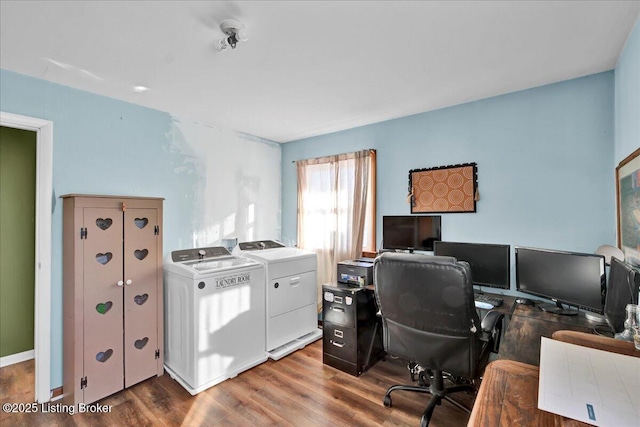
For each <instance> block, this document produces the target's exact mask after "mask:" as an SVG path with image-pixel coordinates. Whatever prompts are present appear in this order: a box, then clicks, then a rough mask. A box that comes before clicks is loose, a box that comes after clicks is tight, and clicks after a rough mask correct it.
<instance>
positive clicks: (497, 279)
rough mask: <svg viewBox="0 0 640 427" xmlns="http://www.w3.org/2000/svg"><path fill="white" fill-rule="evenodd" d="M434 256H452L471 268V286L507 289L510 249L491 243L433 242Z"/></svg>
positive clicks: (509, 271)
mask: <svg viewBox="0 0 640 427" xmlns="http://www.w3.org/2000/svg"><path fill="white" fill-rule="evenodd" d="M434 254H435V255H441V256H452V257H454V258H456V259H457V260H458V261H466V262H468V263H469V266H470V267H471V275H472V276H473V284H474V285H476V286H490V287H492V288H501V289H509V286H510V278H511V261H510V256H511V247H510V246H509V245H498V244H493V243H463V242H435V247H434Z"/></svg>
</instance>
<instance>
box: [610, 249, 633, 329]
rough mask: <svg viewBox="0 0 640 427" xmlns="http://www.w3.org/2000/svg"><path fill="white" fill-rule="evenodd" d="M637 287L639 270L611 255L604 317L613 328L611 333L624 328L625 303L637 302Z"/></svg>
mask: <svg viewBox="0 0 640 427" xmlns="http://www.w3.org/2000/svg"><path fill="white" fill-rule="evenodd" d="M638 288H640V271H638V270H636V269H635V268H633V267H631V266H630V265H629V264H626V263H625V262H624V261H619V260H618V259H616V258H613V257H612V258H611V268H610V269H609V283H608V285H607V297H606V299H605V303H604V317H605V319H606V320H607V323H608V324H609V326H610V327H611V329H613V333H619V332H622V331H623V330H624V321H625V319H626V312H625V309H626V307H627V304H637V303H638Z"/></svg>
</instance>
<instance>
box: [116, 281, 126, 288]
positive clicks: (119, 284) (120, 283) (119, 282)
mask: <svg viewBox="0 0 640 427" xmlns="http://www.w3.org/2000/svg"><path fill="white" fill-rule="evenodd" d="M116 284H117V285H118V286H119V287H122V286H124V282H123V281H122V280H118V283H116Z"/></svg>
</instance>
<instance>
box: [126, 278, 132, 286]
mask: <svg viewBox="0 0 640 427" xmlns="http://www.w3.org/2000/svg"><path fill="white" fill-rule="evenodd" d="M125 283H126V284H127V285H130V284H132V283H133V280H131V279H127V281H126V282H125Z"/></svg>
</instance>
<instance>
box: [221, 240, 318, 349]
mask: <svg viewBox="0 0 640 427" xmlns="http://www.w3.org/2000/svg"><path fill="white" fill-rule="evenodd" d="M234 254H235V255H240V256H242V257H245V258H248V259H253V260H256V261H259V262H261V263H263V264H264V266H265V269H266V275H267V280H266V298H267V299H266V351H267V353H269V357H270V358H272V359H274V360H278V359H280V358H282V357H284V356H286V355H287V354H290V353H292V352H294V351H296V350H298V349H301V348H303V347H304V346H306V345H307V344H309V343H311V342H313V341H315V340H317V339H319V338H322V330H320V329H318V311H317V298H318V297H317V295H318V292H317V285H316V276H317V268H318V267H317V263H318V262H317V256H316V254H315V253H314V252H310V251H306V250H302V249H298V248H292V247H287V246H285V245H283V244H282V243H280V242H276V241H273V240H260V241H254V242H243V243H239V244H238V245H237V246H236V247H235V249H234Z"/></svg>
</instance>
